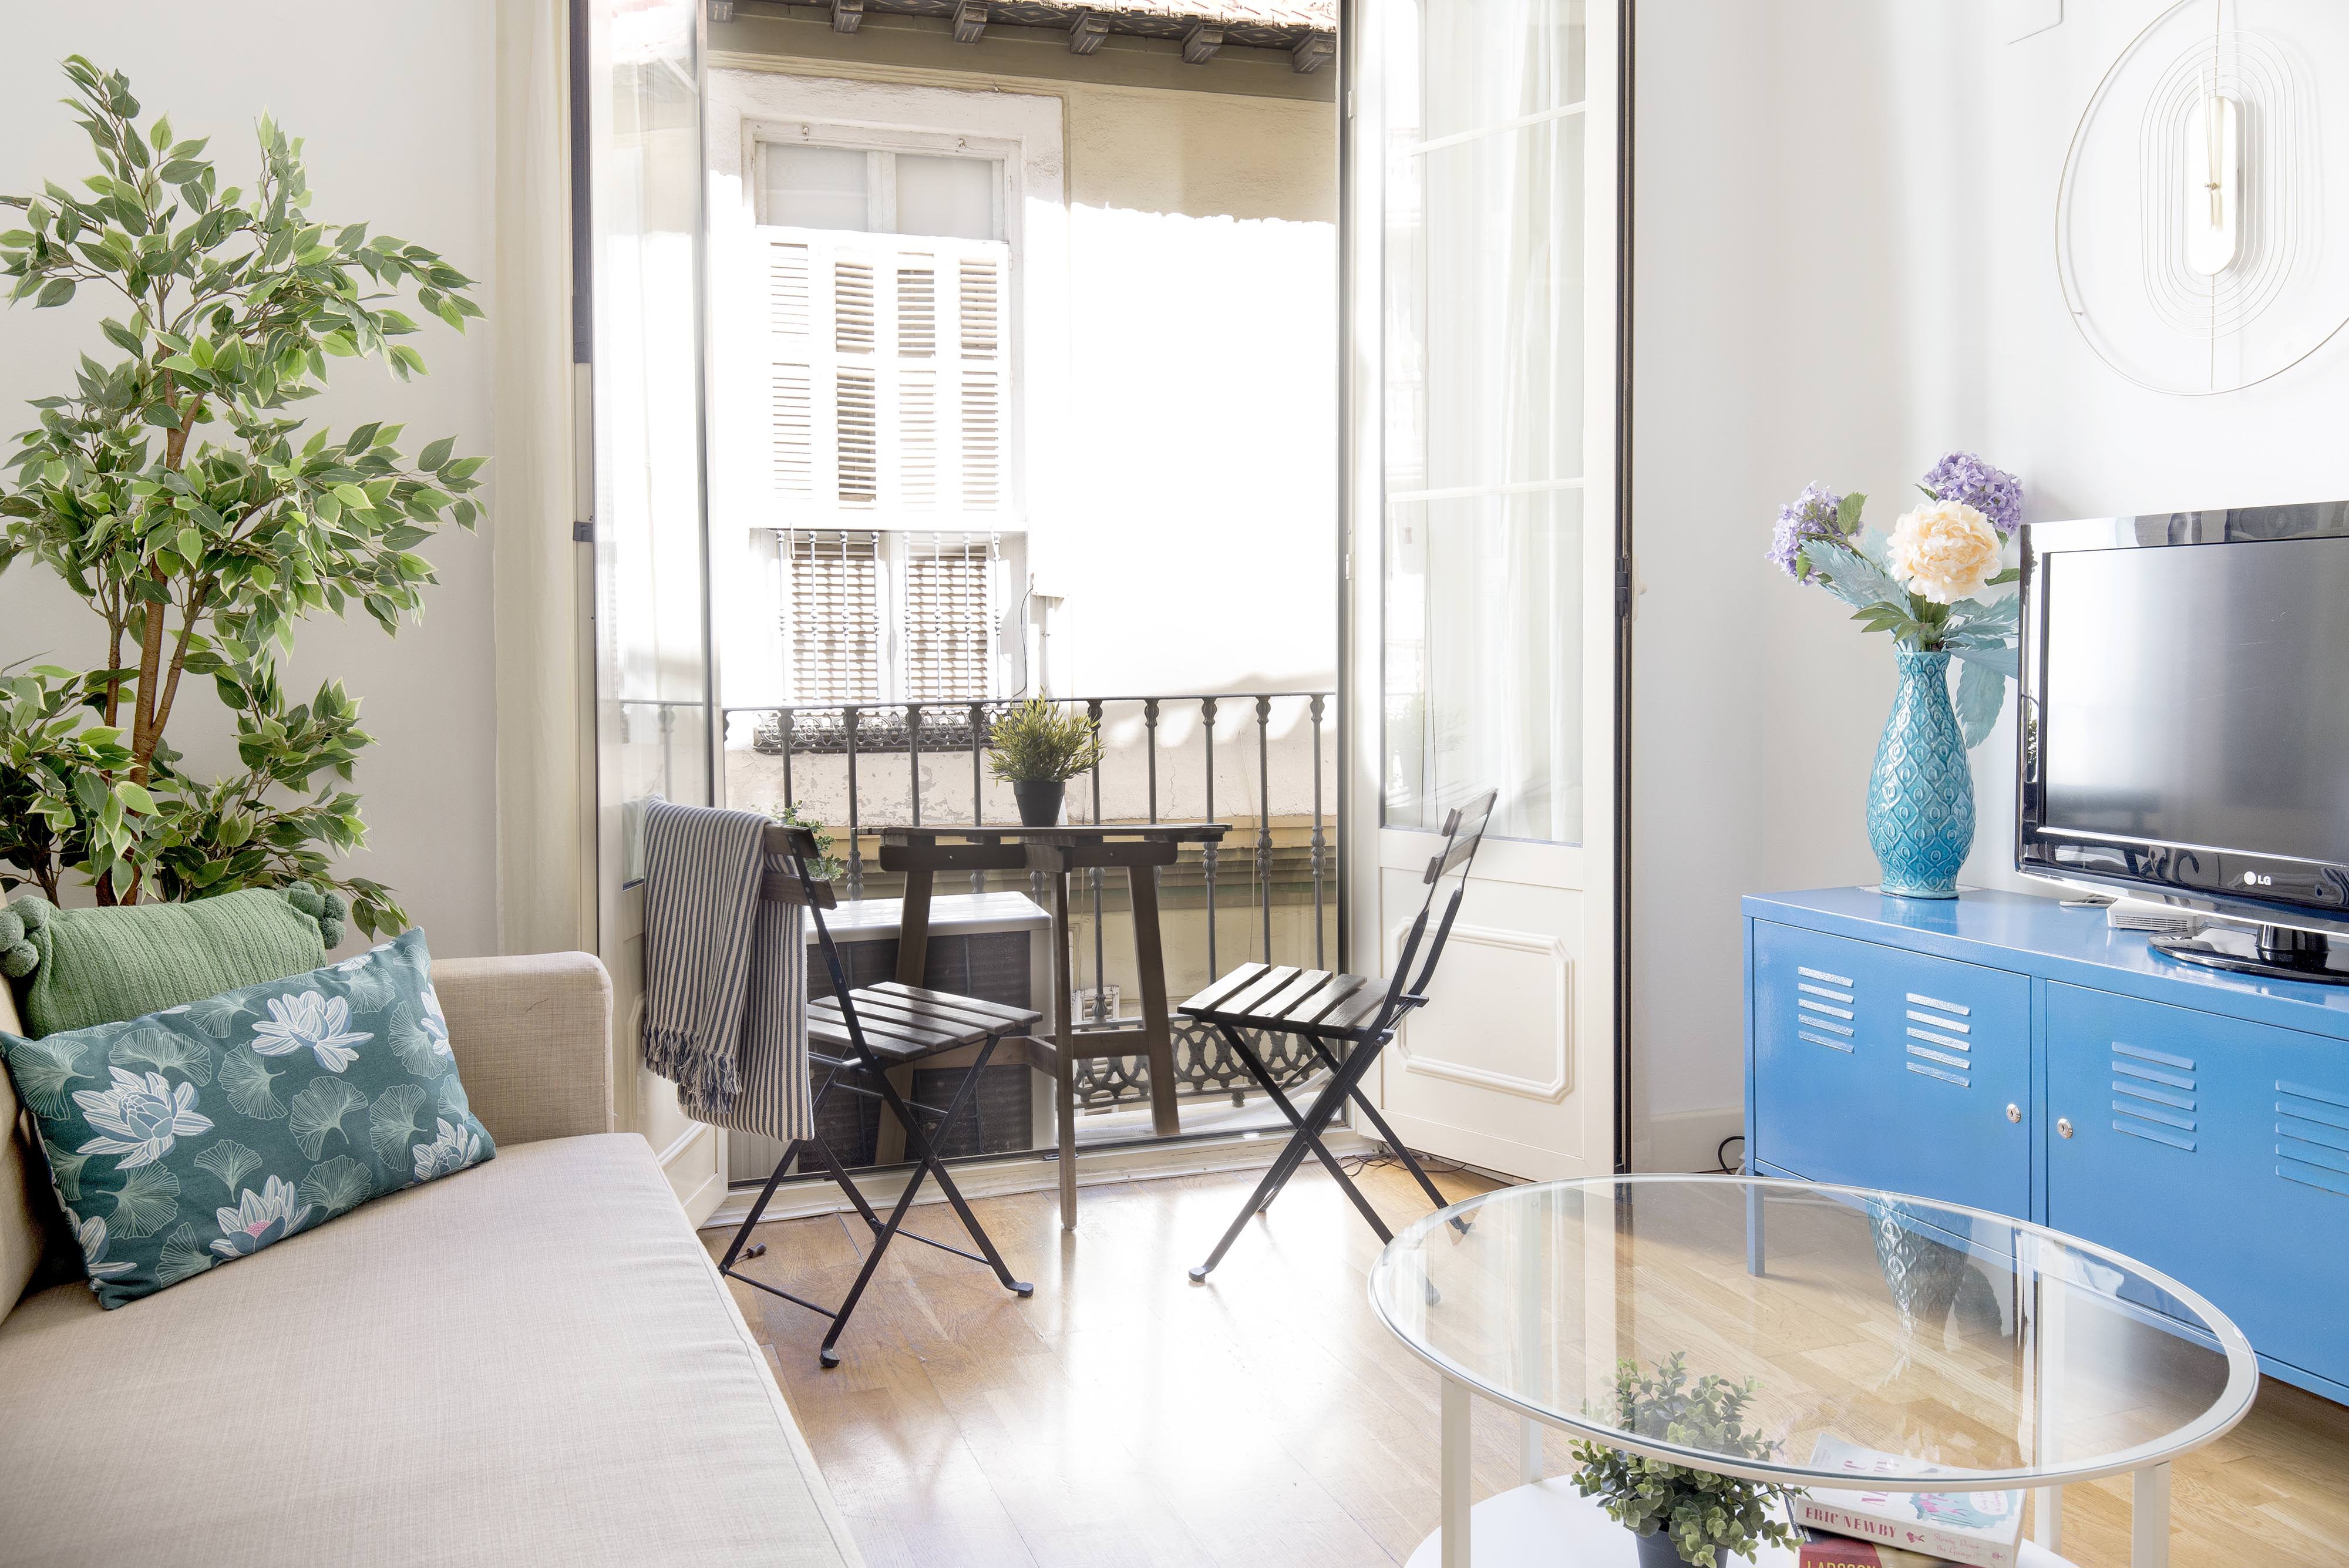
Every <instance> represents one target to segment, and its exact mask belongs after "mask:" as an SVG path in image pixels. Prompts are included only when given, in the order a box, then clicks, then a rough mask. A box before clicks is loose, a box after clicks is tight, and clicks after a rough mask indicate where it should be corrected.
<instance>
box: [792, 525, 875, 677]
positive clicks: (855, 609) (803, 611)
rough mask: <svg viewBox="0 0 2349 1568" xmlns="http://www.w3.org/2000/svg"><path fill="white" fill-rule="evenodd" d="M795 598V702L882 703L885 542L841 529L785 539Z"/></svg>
mask: <svg viewBox="0 0 2349 1568" xmlns="http://www.w3.org/2000/svg"><path fill="white" fill-rule="evenodd" d="M783 543H784V548H785V550H786V552H787V556H786V558H787V559H788V560H789V562H790V564H791V566H790V580H791V597H790V602H789V605H788V606H787V607H786V609H785V612H784V616H783V635H784V636H785V637H786V638H788V639H790V640H791V650H792V682H791V687H792V701H794V702H877V701H881V699H882V696H883V692H882V689H881V674H882V653H883V641H882V638H883V627H882V613H881V535H878V534H876V533H873V532H870V531H864V532H857V531H850V530H843V529H837V528H813V529H793V530H790V531H788V532H787V533H786V534H785V535H783Z"/></svg>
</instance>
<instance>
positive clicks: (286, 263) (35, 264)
mask: <svg viewBox="0 0 2349 1568" xmlns="http://www.w3.org/2000/svg"><path fill="white" fill-rule="evenodd" d="M65 71H66V77H67V80H68V81H69V82H70V83H71V84H72V87H73V92H74V96H73V97H72V98H69V99H66V100H65V101H66V103H67V105H68V106H69V107H71V108H72V109H75V110H76V112H77V115H78V119H79V121H80V124H81V126H82V128H83V129H84V130H86V131H87V132H88V136H89V140H90V145H91V147H92V148H93V150H94V151H95V152H96V154H97V161H98V172H96V173H95V174H92V175H90V176H88V178H87V179H85V180H84V181H83V182H82V189H81V191H80V192H74V191H69V190H67V189H66V188H64V187H63V186H60V185H58V184H56V183H54V182H50V183H47V184H45V185H44V186H43V188H42V191H41V192H40V193H39V194H37V195H28V196H0V204H5V206H8V207H13V208H16V209H17V210H18V211H19V212H20V213H22V219H21V223H22V226H20V227H16V228H12V229H9V230H7V231H6V232H5V233H0V277H6V278H12V279H14V280H15V281H14V284H13V286H12V287H11V288H10V290H9V295H8V298H9V301H10V303H12V304H14V303H16V302H19V301H25V300H30V301H31V302H32V304H33V306H35V307H36V308H39V307H54V306H62V305H64V304H66V303H67V301H69V300H71V299H73V298H74V297H75V296H76V295H77V294H78V292H80V291H82V290H85V289H93V288H97V289H105V290H107V291H109V294H111V295H113V296H119V302H120V305H121V306H122V313H121V314H120V315H119V316H109V317H107V318H106V319H105V320H104V321H103V322H102V323H101V325H100V330H101V331H102V332H103V333H104V335H105V337H106V340H107V342H108V343H109V345H111V347H112V348H113V349H115V350H118V351H119V354H120V356H121V358H115V359H113V360H112V362H110V363H109V362H104V361H101V360H100V359H98V358H93V357H91V356H89V355H87V354H86V355H84V356H83V358H82V360H81V364H80V367H79V369H78V372H77V374H76V377H75V385H74V389H73V391H72V392H71V393H70V394H67V395H60V396H57V397H47V398H41V399H38V400H36V401H35V402H34V404H33V407H34V408H36V409H37V410H39V414H40V426H39V428H38V429H36V430H32V431H26V432H25V433H24V434H23V435H22V436H21V437H19V438H18V450H17V451H16V452H15V453H14V454H13V455H12V456H10V457H9V458H7V459H6V460H5V467H0V572H5V571H6V570H7V569H8V568H9V567H10V566H12V565H14V564H15V563H16V562H17V561H18V560H19V559H26V560H30V561H33V562H37V563H39V564H40V565H43V566H47V567H49V568H50V569H51V570H52V571H54V572H55V573H56V574H57V576H59V577H60V578H62V579H63V580H64V581H65V582H66V583H67V585H68V586H69V587H71V588H72V589H73V591H74V592H75V593H77V594H78V595H79V596H80V597H82V598H83V599H84V600H85V601H86V602H87V603H88V605H89V606H90V607H91V609H92V610H93V611H95V612H96V614H97V615H98V618H99V619H100V620H101V621H102V622H103V623H104V627H105V632H106V641H107V659H106V664H105V666H104V667H103V668H101V669H99V670H90V671H76V670H65V669H61V668H58V667H56V666H53V665H41V666H37V667H33V668H29V669H28V668H26V667H25V666H23V665H21V664H19V665H14V666H9V667H7V668H5V669H0V888H5V887H13V886H17V885H20V884H22V883H26V882H31V883H35V884H37V885H38V886H39V887H40V888H41V889H42V890H43V891H44V892H45V893H47V895H48V896H49V897H50V898H56V897H57V894H58V892H59V890H60V886H61V883H62V882H63V881H64V880H65V878H66V877H67V875H68V874H76V875H78V876H80V877H85V878H87V879H88V881H89V882H90V883H91V884H92V885H93V887H94V888H95V890H96V895H97V897H98V900H99V901H100V902H101V903H133V902H137V901H139V900H140V899H142V898H167V899H179V898H202V897H204V896H207V895H210V894H215V893H224V892H229V891H233V890H234V889H237V888H256V887H258V888H269V887H285V886H294V885H301V884H315V885H317V886H320V887H334V888H341V889H343V890H344V891H346V892H347V894H348V895H349V901H350V906H351V911H352V915H353V918H354V919H357V922H358V924H359V926H360V928H361V929H364V930H366V931H367V932H368V933H369V934H375V933H377V932H379V931H383V930H386V929H398V928H399V927H400V926H402V925H404V924H405V923H406V918H405V916H404V914H403V912H402V911H401V910H400V909H399V907H398V902H397V901H396V900H395V898H393V896H392V894H391V891H390V889H388V888H385V887H383V886H382V885H381V884H379V883H375V882H371V881H367V880H366V879H364V878H344V877H338V876H336V871H335V860H336V857H338V856H340V855H342V854H345V853H347V852H348V851H349V850H351V849H354V848H357V847H358V846H360V845H361V844H362V843H363V842H364V839H365V831H366V830H365V827H364V825H363V823H362V821H361V819H360V815H359V802H358V797H357V794H354V793H352V792H351V791H349V790H347V789H345V788H342V787H339V786H340V785H342V784H348V783H349V782H350V780H351V777H352V767H353V763H354V761H355V759H356V758H357V754H358V753H359V752H360V751H361V750H362V749H363V748H364V747H365V746H367V743H368V741H369V737H368V736H367V734H366V733H365V732H363V731H361V730H360V729H359V728H358V724H357V703H356V702H355V701H353V700H352V699H351V698H350V697H349V695H348V694H347V692H346V691H344V690H343V687H342V684H341V683H340V682H339V681H333V680H329V681H327V682H326V683H325V684H324V685H322V686H321V687H319V689H318V691H317V692H316V695H314V696H313V697H312V698H311V699H310V700H309V701H307V702H291V703H289V701H288V699H287V693H286V691H285V687H284V684H283V680H282V670H283V663H284V659H285V656H286V654H287V653H288V652H289V651H290V650H291V649H292V647H293V637H294V628H295V626H296V624H297V623H299V622H300V621H301V620H302V619H303V618H305V617H307V616H310V615H314V614H316V613H318V612H321V611H326V612H330V613H332V614H334V615H336V616H341V615H344V614H346V613H347V611H348V610H349V609H350V608H351V607H353V606H355V605H356V606H357V607H361V608H364V609H365V610H366V611H367V614H368V615H370V616H371V617H373V618H375V619H376V621H378V623H379V624H380V625H381V626H382V627H383V628H384V629H385V630H386V631H387V632H397V630H398V626H399V622H400V619H401V618H402V617H403V616H405V617H409V618H418V617H419V616H420V615H421V613H422V607H423V598H422V590H423V588H424V587H425V586H426V585H428V584H429V583H432V582H433V581H435V580H436V579H435V578H434V576H433V573H432V568H431V566H430V565H429V563H427V562H426V560H425V559H424V557H423V556H420V555H419V554H417V547H418V546H419V545H422V544H424V543H425V542H426V541H428V540H429V539H430V538H431V537H432V536H433V535H434V534H435V533H436V532H438V531H439V529H440V528H441V527H442V526H444V525H447V524H452V523H453V524H457V525H458V526H460V527H464V528H469V529H470V528H471V527H472V526H473V524H474V522H475V519H476V515H477V508H476V504H475V503H474V502H473V501H471V500H470V499H468V498H467V497H468V494H469V493H470V492H471V491H473V490H474V489H475V488H476V487H477V486H478V484H479V481H478V479H477V478H476V477H475V475H476V473H477V472H478V471H479V470H480V468H481V464H482V462H483V460H482V459H481V458H478V457H459V456H457V455H455V452H454V443H453V441H452V440H451V439H450V438H447V437H443V438H441V439H440V440H437V441H432V442H430V443H429V444H428V445H426V446H425V447H424V448H423V450H422V451H421V452H419V453H418V454H416V455H415V456H414V457H413V458H410V457H409V456H408V455H407V454H406V453H405V452H402V450H401V448H400V445H399V438H400V434H401V431H400V428H399V427H398V426H397V425H388V424H382V423H366V424H362V425H360V426H358V427H357V429H355V430H352V431H349V432H348V433H347V434H346V435H343V436H342V437H341V438H340V439H336V438H335V437H334V436H332V435H330V434H329V433H328V432H327V431H325V430H310V429H308V428H306V426H305V421H302V420H301V419H299V418H296V417H295V416H294V415H293V414H292V413H290V412H289V411H288V410H290V409H291V408H292V406H293V405H294V404H295V403H297V402H299V401H300V400H303V399H305V398H308V397H311V396H314V395H315V394H316V393H317V392H318V391H319V390H320V389H322V388H323V387H324V385H325V383H326V370H327V362H328V361H329V360H330V359H335V358H356V359H377V360H380V361H381V362H383V363H384V364H385V365H387V366H388V368H389V369H390V370H391V372H392V374H394V375H395V376H398V377H399V378H400V379H403V380H405V379H408V378H409V377H411V376H414V375H419V374H421V373H423V371H424V360H423V358H422V356H420V355H419V354H418V352H417V351H416V350H415V349H414V348H411V347H410V346H409V345H408V344H407V343H405V342H401V341H399V339H401V338H404V337H408V336H409V335H410V334H412V333H414V332H415V331H416V330H417V329H418V328H417V323H416V321H415V320H414V319H413V318H412V317H409V316H408V315H406V314H405V313H403V312H402V311H401V310H399V309H398V308H397V306H396V304H395V302H397V301H402V300H406V299H409V298H410V297H412V299H413V302H414V303H415V305H416V306H418V307H419V309H420V310H421V311H422V312H424V313H426V314H429V315H431V316H435V317H440V319H441V320H442V321H444V322H446V323H447V324H448V325H449V326H450V327H454V328H456V329H457V330H459V331H460V332H461V331H462V330H464V326H465V322H466V321H467V320H468V319H469V318H471V317H478V316H480V315H481V309H480V307H479V306H476V305H475V304H474V302H473V300H472V298H471V295H470V293H469V292H468V291H469V290H470V288H471V279H469V278H467V277H466V276H465V275H463V274H462V273H460V272H459V271H457V269H456V268H454V267H452V266H450V265H449V264H448V263H447V262H446V261H444V260H442V259H441V257H440V256H439V255H438V254H435V253H433V252H431V251H429V250H427V249H425V248H424V247H423V246H421V245H416V244H409V243H407V242H406V241H403V240H398V239H394V238H392V237H391V236H390V235H388V234H369V233H368V230H367V225H366V224H365V223H349V224H333V223H317V222H314V221H313V220H312V219H311V218H310V216H309V213H308V208H309V204H310V190H309V184H308V182H307V179H306V177H305V173H304V171H303V164H302V143H301V142H300V141H299V140H292V139H289V138H288V137H287V136H286V135H285V132H284V131H282V130H279V129H278V127H277V126H276V125H275V124H274V123H273V122H272V121H271V120H270V119H268V118H266V117H264V118H263V119H262V120H261V121H260V124H259V126H258V132H259V142H260V154H261V171H260V175H259V178H258V179H257V181H256V182H254V186H253V188H252V190H251V191H250V192H245V191H243V190H239V189H236V188H222V185H221V183H220V180H219V175H218V171H217V170H216V169H215V167H214V165H213V163H212V161H210V160H209V159H207V158H205V157H204V156H203V151H204V146H205V142H204V140H202V139H194V140H175V139H174V137H173V135H172V132H171V121H170V119H168V118H165V119H158V120H156V121H155V122H154V123H153V124H152V125H151V126H150V127H142V126H141V125H140V119H139V115H140V106H139V102H138V100H137V99H135V98H133V97H132V96H131V92H130V86H129V81H128V80H127V79H125V78H124V77H123V76H122V74H121V73H119V72H108V71H100V70H99V69H98V67H95V66H93V65H92V64H90V62H89V61H88V60H87V59H84V58H82V57H80V56H75V57H72V58H70V59H68V60H67V61H66V64H65ZM0 221H5V219H0ZM189 677H193V678H196V679H198V680H205V679H208V680H211V681H212V686H213V688H214V690H215V691H217V692H218V694H219V696H220V700H221V701H222V704H223V705H224V706H225V707H226V708H227V710H228V711H229V712H230V714H231V715H232V718H233V723H234V727H235V741H236V750H237V754H238V758H239V761H240V763H242V769H243V771H242V772H238V773H235V774H231V775H230V776H228V777H225V778H222V779H218V780H214V781H212V782H211V783H205V782H203V781H202V780H199V779H196V778H194V777H191V776H190V775H189V774H187V773H185V772H183V771H182V769H181V763H182V761H183V757H182V753H181V752H179V751H178V750H176V749H174V747H173V746H172V745H171V740H170V734H171V728H170V727H171V721H172V719H173V718H174V716H175V714H176V713H177V712H178V711H179V707H180V703H181V682H182V680H184V679H186V678H189ZM322 780H323V783H321V782H320V781H322Z"/></svg>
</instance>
